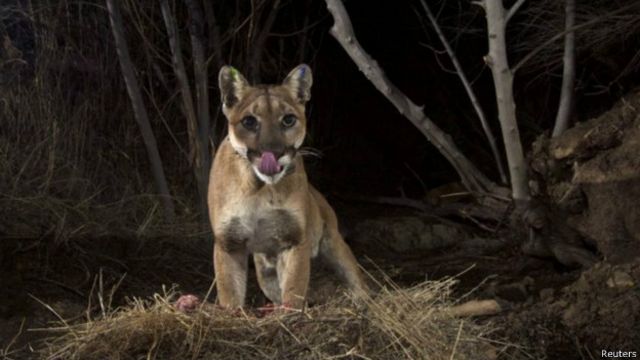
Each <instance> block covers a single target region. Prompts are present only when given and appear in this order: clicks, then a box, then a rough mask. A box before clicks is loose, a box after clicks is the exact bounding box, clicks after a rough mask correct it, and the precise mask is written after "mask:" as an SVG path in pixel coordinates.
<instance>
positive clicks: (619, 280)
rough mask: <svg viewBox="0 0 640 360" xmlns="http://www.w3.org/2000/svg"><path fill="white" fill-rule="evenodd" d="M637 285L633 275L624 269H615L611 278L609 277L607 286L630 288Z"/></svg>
mask: <svg viewBox="0 0 640 360" xmlns="http://www.w3.org/2000/svg"><path fill="white" fill-rule="evenodd" d="M635 285H636V284H635V282H634V281H633V278H632V277H631V275H629V274H627V273H625V272H622V271H614V272H613V274H612V275H611V276H610V277H609V279H607V286H608V287H610V288H616V289H628V288H632V287H634V286H635Z"/></svg>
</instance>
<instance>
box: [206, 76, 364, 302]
mask: <svg viewBox="0 0 640 360" xmlns="http://www.w3.org/2000/svg"><path fill="white" fill-rule="evenodd" d="M311 82H312V79H311V70H310V69H309V67H308V66H306V65H300V66H298V67H297V68H295V69H294V70H293V71H292V72H291V73H290V74H289V76H288V77H287V78H286V79H285V81H284V82H283V84H281V85H269V86H256V87H252V86H250V85H249V84H248V83H247V81H246V80H245V79H244V77H243V76H242V75H241V74H240V73H238V72H237V71H236V70H235V69H233V68H231V67H224V68H223V69H221V71H220V77H219V83H220V89H221V94H222V101H223V111H224V113H225V115H226V117H227V119H228V124H229V136H228V137H227V138H226V139H225V140H224V141H223V143H222V144H221V145H220V147H219V149H218V152H217V154H216V157H215V160H214V164H213V168H212V170H211V177H210V185H209V198H208V200H209V210H210V215H211V224H212V228H213V232H214V235H215V245H214V267H215V274H216V280H217V282H216V285H217V290H218V302H219V304H220V305H222V306H225V307H240V306H243V305H244V298H245V295H246V294H245V292H246V281H247V257H248V256H249V255H250V254H252V255H253V257H254V262H255V265H256V271H257V275H258V283H259V285H260V288H261V289H262V290H263V292H264V293H265V295H266V296H267V297H268V298H269V299H270V300H271V301H273V302H274V303H277V304H284V305H286V306H289V307H294V308H301V307H302V306H303V305H304V302H305V297H306V294H307V288H308V286H309V272H310V262H311V258H312V257H315V256H317V255H320V256H321V257H322V258H324V259H325V260H327V261H328V263H329V264H330V265H332V267H333V268H334V269H335V270H336V272H337V273H338V274H339V275H341V276H342V278H343V279H344V280H345V282H346V284H347V285H348V287H349V288H350V289H351V290H352V291H353V292H354V293H355V294H356V295H362V294H363V293H364V292H366V291H367V287H366V285H365V282H364V281H363V278H362V274H361V272H360V270H359V268H358V264H357V262H356V259H355V257H354V256H353V254H352V253H351V250H350V249H349V247H348V246H347V244H346V243H345V242H344V240H343V238H342V236H341V235H340V233H339V232H338V221H337V219H336V215H335V213H334V211H333V209H332V208H331V206H330V205H329V204H328V203H327V201H326V200H325V199H324V197H323V196H322V195H321V194H320V193H319V192H318V191H317V190H316V189H315V188H313V186H311V185H310V184H309V182H308V181H307V174H306V172H305V169H304V163H303V160H302V156H301V155H300V154H298V153H297V148H299V147H300V145H301V144H302V140H303V139H304V136H305V131H306V122H307V119H306V117H305V107H304V106H305V103H306V102H307V101H308V100H309V97H310V92H309V90H310V87H311ZM285 115H289V116H295V117H296V118H297V121H296V123H295V125H294V126H291V127H287V128H285V127H284V126H283V121H284V120H283V117H284V116H285ZM247 116H253V117H255V119H256V120H258V123H259V130H257V131H251V130H247V127H245V126H244V125H243V119H244V118H246V117H247ZM263 151H272V152H273V153H277V154H281V155H282V157H281V158H280V161H279V162H281V164H282V167H283V168H284V170H282V172H281V173H280V174H278V175H274V176H272V177H268V176H265V175H264V174H262V173H260V172H259V171H258V170H257V166H258V165H259V164H260V154H261V152H263ZM288 160H290V161H288ZM261 176H262V177H261Z"/></svg>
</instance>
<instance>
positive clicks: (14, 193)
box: [0, 1, 196, 243]
mask: <svg viewBox="0 0 640 360" xmlns="http://www.w3.org/2000/svg"><path fill="white" fill-rule="evenodd" d="M84 5H90V3H86V4H84ZM94 5H95V4H94ZM66 6H67V7H68V8H67V9H66V10H64V9H61V8H57V7H55V6H49V5H47V4H45V3H34V4H33V7H32V8H22V7H20V6H19V5H11V4H10V3H8V4H6V5H5V4H3V5H0V15H1V16H0V20H4V21H5V23H4V25H6V26H7V28H10V27H12V26H14V25H15V24H18V25H16V26H18V27H20V26H22V27H24V28H25V29H31V30H29V31H26V30H25V31H23V33H22V35H20V36H18V35H16V34H17V33H16V34H14V35H15V38H14V39H10V40H12V41H15V42H16V44H11V43H10V45H11V46H14V45H18V41H22V42H23V43H29V41H32V42H33V51H34V54H32V55H31V56H30V55H29V54H27V52H25V53H20V52H18V53H17V54H16V55H15V56H16V58H17V60H19V61H17V60H16V59H7V58H6V56H4V55H6V54H3V53H2V51H0V80H2V81H0V123H1V124H2V131H0V218H2V219H3V220H1V221H0V234H3V236H6V237H9V238H16V239H25V238H31V239H33V238H41V239H42V238H44V239H46V240H47V241H50V240H51V239H53V240H54V241H55V242H56V243H61V242H65V241H67V240H69V239H73V238H83V237H89V236H91V237H97V236H98V237H99V236H103V235H117V236H140V235H147V236H155V235H165V234H167V233H173V234H175V233H176V229H175V228H172V227H171V226H170V225H168V224H165V223H164V221H163V218H162V214H161V211H160V209H159V208H158V204H159V199H158V198H157V197H156V196H154V195H152V194H153V193H154V192H155V191H154V186H153V181H152V179H151V176H150V170H149V165H148V161H147V156H146V152H145V150H144V148H143V146H142V141H141V140H140V132H139V130H138V128H137V125H136V122H135V121H134V118H133V116H132V114H131V110H130V104H129V100H128V98H127V97H126V93H125V92H124V91H123V85H122V76H121V74H120V69H119V65H118V63H117V61H114V59H116V55H115V50H114V49H113V48H112V46H111V45H110V42H108V41H105V39H111V35H110V29H109V27H108V19H107V18H106V17H105V16H104V13H103V12H102V11H101V10H100V8H99V7H95V6H84V7H83V2H75V1H71V2H66ZM63 10H64V11H63ZM14 23H15V24H14ZM0 30H2V29H0ZM0 35H2V34H0ZM31 37H32V39H31ZM7 39H8V38H7ZM20 39H21V40H20ZM25 39H31V40H25ZM3 56H4V57H3ZM9 65H11V67H10V68H9V67H8V66H9ZM8 75H12V76H8ZM161 118H162V116H161V115H157V117H156V118H154V119H153V120H154V126H155V127H156V128H157V132H158V137H159V141H161V142H160V143H161V145H166V144H169V145H170V146H165V147H166V148H167V149H168V150H172V151H171V152H167V153H164V154H163V155H164V156H171V157H172V160H174V161H173V162H171V165H172V170H173V171H172V172H173V173H174V174H175V176H174V177H173V178H171V179H170V180H172V183H173V184H175V186H176V188H175V189H172V190H174V194H178V195H177V196H176V201H177V202H178V204H177V207H178V210H179V212H180V214H181V215H182V217H181V218H180V221H181V222H183V223H192V222H193V221H195V218H196V214H193V212H191V210H190V205H189V201H183V202H181V199H183V198H185V197H186V195H185V194H187V192H185V191H183V189H189V186H190V184H189V182H188V181H189V180H187V181H185V179H184V176H183V174H184V172H185V171H188V170H185V167H186V166H187V161H186V158H183V157H180V156H175V154H174V152H173V147H174V146H175V145H174V144H173V142H174V138H175V137H176V136H177V137H180V134H178V135H176V134H174V133H172V129H171V128H169V127H168V125H166V124H163V123H162V122H161V121H160V119H161ZM173 158H175V159H173ZM185 182H186V184H185Z"/></svg>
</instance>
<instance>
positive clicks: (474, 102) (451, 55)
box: [420, 0, 508, 184]
mask: <svg viewBox="0 0 640 360" xmlns="http://www.w3.org/2000/svg"><path fill="white" fill-rule="evenodd" d="M420 1H421V2H422V7H423V8H424V11H425V12H426V13H427V17H428V18H429V21H430V22H431V25H432V26H433V28H434V29H435V31H436V33H437V34H438V37H439V38H440V42H442V45H443V46H444V48H445V50H446V51H447V54H449V58H450V59H451V62H452V63H453V66H454V67H455V68H456V73H457V74H458V76H459V77H460V81H462V85H463V86H464V89H465V90H466V91H467V96H469V100H471V104H472V105H473V108H474V109H475V111H476V114H478V118H479V119H480V123H481V124H482V129H483V130H484V134H485V136H486V137H487V140H488V141H489V146H490V147H491V152H492V153H493V158H494V160H495V162H496V166H497V168H498V173H499V174H500V180H501V181H502V183H503V184H507V182H508V180H507V176H506V174H505V173H504V167H503V166H502V159H501V158H500V152H499V151H498V146H497V145H496V139H495V137H494V136H493V132H492V131H491V127H490V126H489V122H488V121H487V118H486V116H485V115H484V110H482V106H481V105H480V102H479V101H478V98H477V97H476V94H475V92H474V91H473V89H472V88H471V84H470V83H469V80H468V79H467V76H466V75H465V73H464V70H462V66H460V63H459V62H458V58H457V57H456V54H455V52H453V49H452V48H451V46H450V45H449V42H448V41H447V38H445V36H444V34H443V33H442V30H440V25H438V22H437V21H436V18H435V16H433V13H432V12H431V9H429V6H428V5H427V3H426V2H425V1H424V0H420Z"/></svg>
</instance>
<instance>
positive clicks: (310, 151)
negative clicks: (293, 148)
mask: <svg viewBox="0 0 640 360" xmlns="http://www.w3.org/2000/svg"><path fill="white" fill-rule="evenodd" d="M298 153H299V154H300V155H302V156H313V157H317V158H322V151H320V150H318V149H314V148H312V147H303V148H300V150H298Z"/></svg>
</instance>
